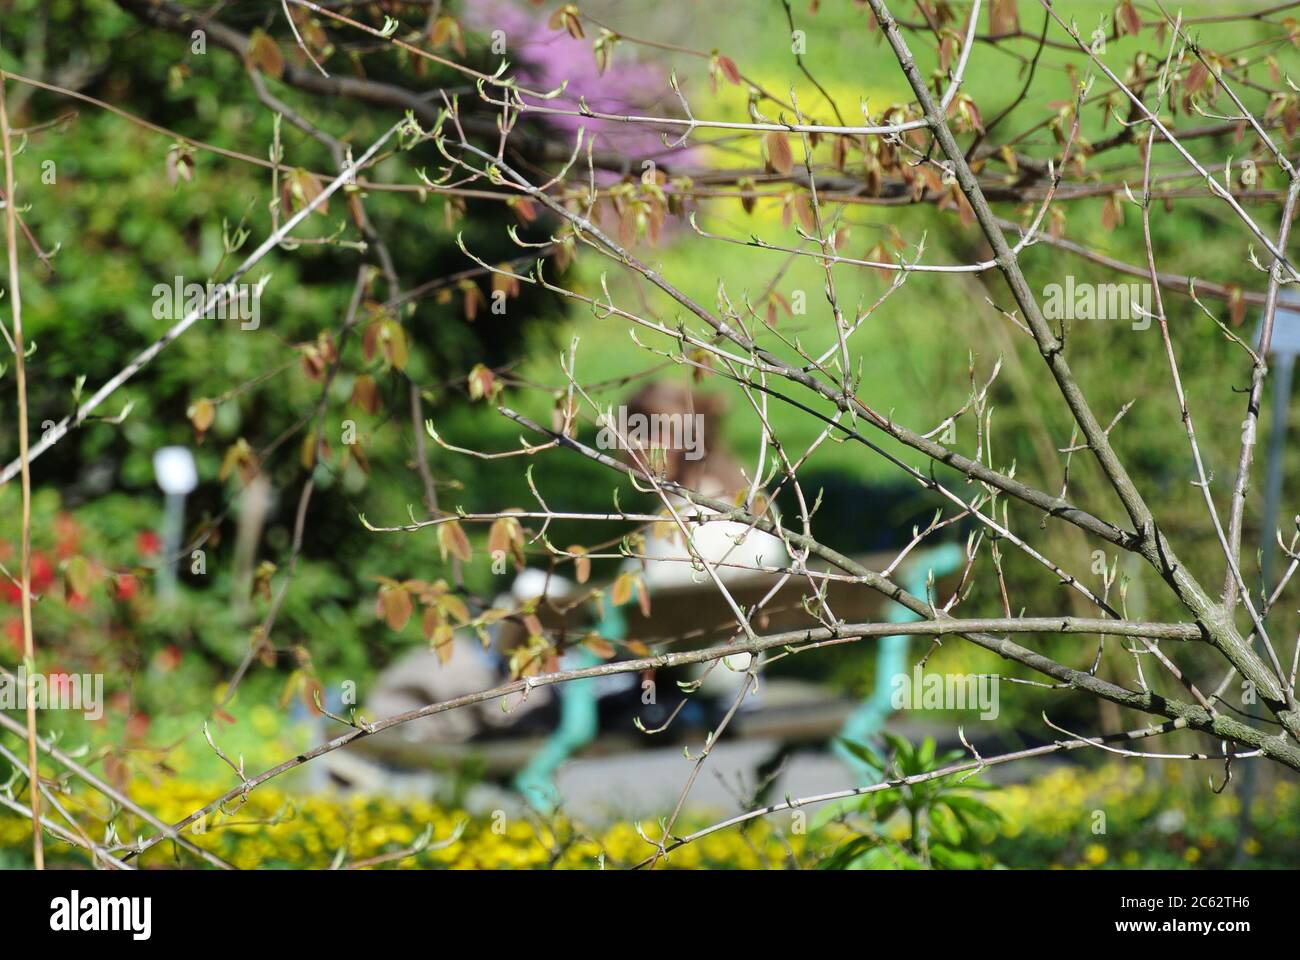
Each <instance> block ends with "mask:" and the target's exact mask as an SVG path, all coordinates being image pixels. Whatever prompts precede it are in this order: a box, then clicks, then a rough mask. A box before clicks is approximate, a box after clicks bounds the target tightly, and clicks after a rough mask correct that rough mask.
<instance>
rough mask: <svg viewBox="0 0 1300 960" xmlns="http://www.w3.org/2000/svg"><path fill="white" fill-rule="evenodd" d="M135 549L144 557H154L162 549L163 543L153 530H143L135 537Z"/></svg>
mask: <svg viewBox="0 0 1300 960" xmlns="http://www.w3.org/2000/svg"><path fill="white" fill-rule="evenodd" d="M135 548H136V549H137V550H138V551H140V555H141V556H143V557H152V556H153V555H154V554H156V553H157V552H158V551H159V550H161V549H162V541H160V540H159V539H158V534H156V533H154V532H153V531H152V530H141V531H140V532H139V533H137V534H136V535H135Z"/></svg>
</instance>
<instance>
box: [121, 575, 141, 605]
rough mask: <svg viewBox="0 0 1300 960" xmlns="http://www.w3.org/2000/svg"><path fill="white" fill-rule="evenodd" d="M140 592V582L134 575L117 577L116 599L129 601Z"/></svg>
mask: <svg viewBox="0 0 1300 960" xmlns="http://www.w3.org/2000/svg"><path fill="white" fill-rule="evenodd" d="M139 592H140V581H139V580H137V579H136V576H135V574H133V573H119V574H118V575H117V594H116V599H118V600H122V601H127V600H130V599H131V598H132V597H134V596H135V595H136V594H137V593H139Z"/></svg>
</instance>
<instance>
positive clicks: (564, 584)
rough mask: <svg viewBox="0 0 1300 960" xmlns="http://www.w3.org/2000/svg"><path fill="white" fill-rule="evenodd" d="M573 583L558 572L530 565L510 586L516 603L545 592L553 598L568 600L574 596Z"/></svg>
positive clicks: (525, 601)
mask: <svg viewBox="0 0 1300 960" xmlns="http://www.w3.org/2000/svg"><path fill="white" fill-rule="evenodd" d="M573 589H574V588H573V583H572V581H570V580H566V579H565V578H564V577H561V576H559V575H558V574H554V573H552V574H548V573H547V572H546V571H545V570H535V569H533V568H532V567H528V568H526V569H524V570H521V571H520V572H519V576H517V577H515V582H514V583H513V584H512V585H511V587H510V592H511V593H512V594H513V595H514V598H515V602H516V603H527V602H528V601H529V600H536V599H537V598H538V597H540V596H542V595H543V594H545V595H546V596H548V597H550V598H551V599H552V600H566V599H568V598H569V597H571V596H573Z"/></svg>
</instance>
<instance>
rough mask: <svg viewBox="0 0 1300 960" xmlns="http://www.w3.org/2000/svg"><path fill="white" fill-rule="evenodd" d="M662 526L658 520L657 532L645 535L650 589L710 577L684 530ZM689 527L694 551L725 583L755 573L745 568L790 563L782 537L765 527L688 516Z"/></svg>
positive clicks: (696, 581) (769, 566) (768, 567)
mask: <svg viewBox="0 0 1300 960" xmlns="http://www.w3.org/2000/svg"><path fill="white" fill-rule="evenodd" d="M711 512H712V511H701V513H711ZM683 519H685V518H683ZM662 529H663V527H662V526H661V525H659V524H656V525H655V533H653V534H652V535H651V536H649V537H647V538H646V545H645V555H646V572H645V579H646V585H647V586H648V587H650V589H651V591H652V592H653V590H654V589H655V588H656V587H680V586H686V585H688V584H691V583H699V582H701V581H707V580H709V576H708V574H707V573H705V572H703V571H700V570H698V569H697V568H696V566H695V564H694V563H692V562H691V561H692V560H693V556H692V554H691V551H690V549H689V548H688V547H687V545H686V542H685V538H684V536H683V535H682V532H681V530H680V529H677V528H676V525H674V529H673V531H672V533H671V534H669V535H667V536H665V535H663V534H661V533H660V532H659V531H660V530H662ZM686 529H687V530H688V531H690V533H691V539H692V543H693V544H694V546H695V552H696V553H697V554H699V556H700V557H702V558H703V559H704V560H706V561H708V563H709V564H711V565H715V566H714V572H716V573H717V575H718V579H719V580H721V581H722V582H723V583H727V582H728V581H731V580H737V579H740V578H742V577H747V576H753V575H754V573H755V571H754V570H753V569H746V568H754V567H764V568H767V569H774V568H780V567H786V566H789V564H790V554H789V553H788V552H787V551H786V549H785V544H784V543H782V542H781V540H780V539H779V538H777V537H774V536H772V535H771V534H769V533H764V532H763V531H762V530H753V529H751V528H750V527H749V525H748V524H744V523H737V522H736V521H734V520H713V521H710V522H708V523H691V522H690V521H689V520H687V521H686ZM633 562H635V561H633ZM717 564H724V566H716V565H717Z"/></svg>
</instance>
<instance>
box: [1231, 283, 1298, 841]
mask: <svg viewBox="0 0 1300 960" xmlns="http://www.w3.org/2000/svg"><path fill="white" fill-rule="evenodd" d="M1262 335H1263V323H1262V321H1261V323H1260V328H1259V330H1258V331H1256V334H1255V343H1256V345H1257V346H1258V345H1259V343H1260V340H1261V339H1262ZM1297 354H1300V301H1297V300H1286V299H1282V298H1279V299H1278V303H1277V307H1276V309H1275V310H1274V313H1273V336H1272V338H1271V339H1270V340H1269V347H1268V358H1267V360H1268V363H1269V367H1270V373H1271V374H1272V377H1273V418H1272V421H1271V422H1270V423H1269V427H1268V464H1267V466H1266V467H1265V471H1266V472H1265V479H1264V515H1263V518H1262V520H1261V525H1260V534H1259V541H1260V542H1259V552H1260V576H1261V577H1262V579H1263V584H1264V590H1265V591H1266V592H1267V591H1269V590H1271V589H1272V585H1273V560H1274V554H1275V552H1276V547H1275V545H1274V543H1273V541H1274V539H1275V534H1276V531H1277V515H1278V512H1279V511H1280V509H1281V503H1282V475H1283V466H1284V464H1283V460H1284V456H1283V451H1284V449H1285V447H1286V428H1287V423H1288V421H1289V420H1290V416H1289V414H1290V408H1291V382H1292V375H1293V374H1294V373H1295V358H1296V356H1297ZM1258 644H1259V640H1258V638H1256V640H1255V644H1254V645H1258ZM1255 770H1256V766H1255V764H1253V763H1248V764H1246V765H1245V769H1244V770H1243V771H1242V779H1241V790H1240V794H1239V799H1240V800H1241V813H1240V814H1239V816H1238V820H1237V838H1236V845H1237V846H1236V852H1235V853H1234V855H1233V860H1234V862H1236V863H1240V862H1241V860H1242V858H1243V853H1244V850H1245V847H1244V844H1245V841H1246V834H1247V833H1248V832H1249V831H1250V805H1251V801H1252V800H1254V798H1255V780H1256V777H1257V774H1256V772H1255Z"/></svg>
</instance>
